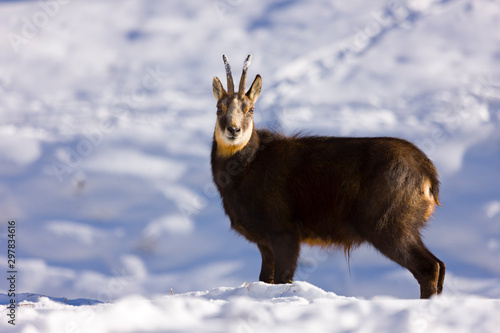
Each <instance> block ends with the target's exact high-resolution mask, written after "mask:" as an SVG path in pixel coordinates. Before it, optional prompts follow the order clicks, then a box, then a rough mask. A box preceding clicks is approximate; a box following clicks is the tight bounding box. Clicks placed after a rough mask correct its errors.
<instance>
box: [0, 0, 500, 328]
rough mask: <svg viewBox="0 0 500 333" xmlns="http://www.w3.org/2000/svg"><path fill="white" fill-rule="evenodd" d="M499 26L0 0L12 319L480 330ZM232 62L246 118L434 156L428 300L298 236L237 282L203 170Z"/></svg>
mask: <svg viewBox="0 0 500 333" xmlns="http://www.w3.org/2000/svg"><path fill="white" fill-rule="evenodd" d="M499 31H500V3H499V2H498V1H487V0H474V1H470V0H452V1H437V0H436V1H433V0H426V1H374V0H363V1H349V2H347V1H340V0H339V1H315V2H305V1H296V0H289V1H285V0H282V1H244V0H241V1H232V0H231V1H230V0H213V1H203V2H201V1H198V2H194V1H156V0H151V1H139V0H125V1H118V0H115V1H113V0H106V1H102V0H100V1H99V0H87V1H66V0H65V1H63V0H58V1H57V0H42V1H0V49H1V50H2V51H1V52H0V68H1V71H0V197H1V200H0V228H1V230H0V268H1V270H2V271H3V272H5V275H6V276H7V271H8V270H9V268H8V258H7V244H8V243H7V240H8V237H7V233H8V229H7V222H8V221H13V220H15V221H16V235H15V238H16V267H15V268H16V270H17V272H18V273H17V275H16V283H15V287H16V292H17V293H18V294H22V295H18V296H19V298H18V301H19V302H21V303H20V305H21V306H20V307H18V308H17V313H16V324H17V325H16V327H15V328H14V329H17V330H19V331H23V332H38V331H40V332H57V331H77V330H80V331H82V332H85V331H91V330H92V331H94V332H111V331H144V330H150V331H165V330H167V329H171V330H173V331H207V332H211V331H220V330H228V331H231V330H232V331H241V332H251V331H256V332H257V331H258V332H261V331H265V330H271V329H272V330H273V331H279V330H283V331H287V332H293V331H299V330H300V331H301V332H302V331H304V327H306V326H307V327H309V328H314V329H317V330H318V331H321V330H324V331H349V330H355V329H365V330H368V331H381V330H387V329H389V328H391V329H393V328H395V329H396V330H399V331H410V332H420V331H429V329H435V330H436V331H437V330H440V331H446V329H447V330H448V331H450V332H451V331H453V332H456V331H460V330H462V331H464V332H468V331H471V330H472V329H473V328H474V329H478V330H479V331H488V330H489V331H493V330H494V328H496V327H498V325H499V322H498V320H499V319H497V318H495V316H494V314H495V313H498V311H499V307H500V305H499V302H498V301H497V300H495V299H498V298H500V34H499ZM248 53H252V54H253V56H254V57H253V63H252V65H251V67H250V70H249V71H250V74H249V75H250V76H251V77H252V78H253V76H254V75H256V74H257V73H260V74H261V75H262V77H263V92H262V94H261V98H260V99H259V101H258V103H257V108H256V111H255V120H256V124H257V126H258V127H265V126H267V127H273V128H279V129H282V130H284V131H285V132H288V133H291V132H293V131H296V130H304V131H306V132H308V133H313V134H320V135H340V136H398V137H402V138H405V139H408V140H411V141H413V142H414V143H416V144H417V145H418V146H420V147H421V148H422V149H423V150H424V151H425V152H426V153H427V154H428V155H429V156H430V157H431V159H432V160H433V161H434V162H435V163H436V165H437V167H438V169H439V171H440V175H441V193H440V199H441V203H442V204H443V207H442V208H439V209H438V210H437V212H436V214H435V216H434V218H433V219H432V223H431V224H430V225H429V227H428V228H427V229H426V230H424V232H423V236H424V239H425V242H426V244H427V245H428V247H429V248H430V249H431V251H433V252H434V253H435V254H436V256H438V257H439V258H440V259H441V260H443V261H444V262H445V263H446V264H447V276H446V280H445V290H444V292H443V295H442V296H441V297H440V298H436V299H433V300H431V301H420V300H402V299H415V298H417V297H418V295H419V288H418V285H417V283H416V281H415V280H414V279H413V277H412V276H411V274H410V273H408V272H407V271H405V270H404V269H402V268H400V267H398V266H397V265H396V264H394V263H392V262H391V261H389V260H388V259H386V258H384V257H383V256H382V255H380V254H378V253H377V252H376V251H375V250H373V249H371V248H370V247H368V246H366V247H361V248H359V249H357V250H355V251H354V252H353V253H352V255H351V258H350V261H349V263H348V262H347V260H346V258H345V257H344V255H343V254H342V253H341V252H339V251H334V250H321V249H318V248H309V247H304V248H303V250H302V253H301V258H300V262H299V268H298V271H297V273H296V275H295V280H296V281H297V282H295V283H294V284H293V285H287V286H266V285H263V284H260V283H254V282H255V281H256V280H257V279H258V274H259V269H260V254H259V252H258V250H257V248H256V247H255V246H254V245H252V244H249V243H247V242H246V241H245V240H244V239H242V238H241V237H239V236H238V235H236V234H235V233H234V232H232V231H231V230H230V229H229V221H228V219H227V217H225V216H224V214H223V211H222V208H221V205H220V200H219V198H218V197H217V195H216V193H215V192H214V187H213V185H212V182H211V175H210V166H209V152H210V145H211V138H212V134H213V128H214V121H215V100H214V98H213V95H212V88H211V81H212V78H213V76H219V77H224V66H223V63H222V59H221V56H222V54H227V55H228V57H229V61H230V62H231V64H232V66H233V68H234V72H235V73H238V72H239V69H238V68H241V67H240V66H241V65H242V63H243V60H244V59H245V57H246V55H247V54H248ZM7 277H8V276H7ZM3 281H4V282H2V283H1V284H0V293H1V294H3V295H0V296H1V297H0V303H1V304H5V306H2V308H1V311H2V319H1V320H0V329H1V330H2V331H4V330H5V329H13V327H11V325H9V324H8V323H7V319H8V317H7V316H6V314H7V313H8V311H9V310H8V308H7V304H8V303H9V300H10V299H9V297H8V296H7V294H8V290H9V288H10V287H9V285H8V284H7V283H6V281H7V282H8V280H6V279H3ZM300 281H307V283H306V282H300ZM247 283H249V284H247ZM203 290H210V291H207V292H196V291H203ZM30 293H33V294H32V296H29V295H31V294H30ZM172 293H174V296H172V295H171V294H172ZM40 295H46V296H48V297H41V296H40ZM336 295H339V296H336ZM340 295H342V296H340ZM374 297H375V300H373V298H374ZM23 300H24V301H25V302H24V303H22V301H23ZM65 300H66V302H65ZM68 300H76V301H68ZM97 301H99V302H102V303H99V302H97ZM89 303H90V304H91V305H89ZM72 325H73V326H72ZM478 325H482V326H478Z"/></svg>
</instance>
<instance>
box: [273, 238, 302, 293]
mask: <svg viewBox="0 0 500 333" xmlns="http://www.w3.org/2000/svg"><path fill="white" fill-rule="evenodd" d="M271 248H272V250H273V254H274V283H275V284H282V283H291V282H292V281H293V275H294V274H295V269H296V267H297V259H298V257H299V251H300V241H299V238H298V236H296V235H294V234H293V233H281V234H278V235H275V236H274V237H272V239H271Z"/></svg>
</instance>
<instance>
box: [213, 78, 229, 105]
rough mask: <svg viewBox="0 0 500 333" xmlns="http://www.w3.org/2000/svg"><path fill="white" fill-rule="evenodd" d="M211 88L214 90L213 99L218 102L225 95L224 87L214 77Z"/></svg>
mask: <svg viewBox="0 0 500 333" xmlns="http://www.w3.org/2000/svg"><path fill="white" fill-rule="evenodd" d="M212 87H213V90H214V97H215V99H216V100H218V101H219V100H220V99H221V98H222V97H224V96H225V95H227V93H226V91H225V90H224V87H223V86H222V83H221V82H220V80H219V79H218V78H217V76H216V77H214V80H213V82H212Z"/></svg>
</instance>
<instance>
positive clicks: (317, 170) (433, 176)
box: [211, 77, 445, 298]
mask: <svg viewBox="0 0 500 333" xmlns="http://www.w3.org/2000/svg"><path fill="white" fill-rule="evenodd" d="M259 78H260V77H259ZM256 80H257V79H256ZM254 83H255V81H254ZM252 88H253V85H252ZM252 88H250V90H252ZM259 92H260V88H259ZM247 94H248V93H247ZM257 97H258V94H257ZM255 100H256V98H255V99H253V102H255ZM244 115H245V117H243V118H241V119H243V122H248V121H252V117H251V115H250V114H248V112H246V113H244ZM225 116H226V114H221V113H220V112H219V114H218V120H217V121H218V126H221V124H224V125H226V123H224V122H225V121H226V120H225V119H224V118H225ZM252 125H253V121H252ZM248 127H249V128H251V130H252V133H251V137H250V140H249V141H248V142H247V143H246V144H245V145H244V146H242V147H240V148H238V149H237V151H235V152H234V153H232V154H231V155H227V154H220V153H218V152H220V147H219V145H220V144H223V143H219V142H218V141H219V140H218V139H217V137H216V135H214V141H213V145H212V155H211V164H212V173H213V179H214V182H215V184H216V186H217V188H218V190H219V193H220V195H221V198H222V203H223V206H224V210H225V212H226V214H227V215H228V216H229V218H230V220H231V227H232V228H233V229H234V230H236V231H237V232H238V233H240V234H241V235H243V236H244V237H245V238H246V239H248V240H249V241H251V242H254V243H256V244H257V246H258V248H259V250H260V252H261V255H262V268H261V272H260V277H259V279H260V280H261V281H264V282H267V283H288V282H290V281H291V280H292V278H293V275H294V272H295V269H296V264H297V258H298V256H299V251H300V245H301V244H302V243H308V244H311V245H320V246H340V247H344V249H345V251H346V252H347V253H348V252H349V251H350V250H351V249H352V248H353V247H355V246H358V245H359V244H361V243H363V242H369V243H370V244H372V245H373V246H374V247H375V248H377V249H378V250H379V251H380V252H381V253H383V254H384V255H385V256H387V257H388V258H390V259H391V260H393V261H395V262H396V263H398V264H400V265H401V266H403V267H405V268H407V269H408V270H409V271H410V272H411V273H412V274H413V275H414V276H415V278H416V279H417V281H418V282H419V284H420V290H421V297H422V298H428V297H430V296H431V295H433V294H436V293H441V291H442V288H443V280H444V273H445V265H444V263H443V262H441V261H440V260H439V259H437V258H436V257H435V256H434V255H433V254H432V253H431V252H430V251H429V250H428V249H427V248H426V247H425V245H424V244H423V242H422V240H421V237H420V229H421V228H422V227H423V226H424V224H425V222H426V221H427V220H428V219H429V217H430V215H431V214H432V211H433V209H434V206H435V204H439V200H438V193H439V182H438V180H437V171H436V168H435V167H434V165H433V164H432V162H431V161H430V160H429V159H428V158H427V157H426V156H425V154H424V153H423V152H422V151H420V150H419V149H418V148H417V147H415V146H414V145H413V144H411V143H410V142H408V141H405V140H402V139H396V138H385V137H380V138H342V137H306V136H304V137H303V136H292V137H286V136H284V135H281V134H278V133H274V132H271V131H267V130H255V128H254V127H253V126H248ZM216 130H217V129H216Z"/></svg>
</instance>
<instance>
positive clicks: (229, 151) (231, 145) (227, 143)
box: [215, 121, 253, 157]
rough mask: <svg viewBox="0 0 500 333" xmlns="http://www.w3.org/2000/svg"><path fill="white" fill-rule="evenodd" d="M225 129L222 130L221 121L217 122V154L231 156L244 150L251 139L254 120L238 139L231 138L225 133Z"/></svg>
mask: <svg viewBox="0 0 500 333" xmlns="http://www.w3.org/2000/svg"><path fill="white" fill-rule="evenodd" d="M225 131H226V130H225V129H224V130H221V128H220V127H219V122H218V121H217V122H216V123H215V141H216V142H217V155H219V156H221V157H230V156H232V155H234V154H236V153H237V152H239V151H240V150H242V149H243V148H244V147H245V146H246V145H247V143H248V141H250V138H251V137H252V133H253V121H252V122H250V126H248V128H247V129H246V130H245V131H244V132H243V133H241V134H240V135H239V136H238V137H237V138H236V139H234V140H231V139H229V138H228V137H227V136H226V134H225Z"/></svg>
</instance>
